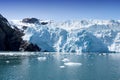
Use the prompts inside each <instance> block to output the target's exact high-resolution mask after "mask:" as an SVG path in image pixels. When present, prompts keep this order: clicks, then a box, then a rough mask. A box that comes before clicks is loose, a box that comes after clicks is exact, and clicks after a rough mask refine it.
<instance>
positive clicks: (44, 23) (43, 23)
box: [40, 22, 48, 25]
mask: <svg viewBox="0 0 120 80" xmlns="http://www.w3.org/2000/svg"><path fill="white" fill-rule="evenodd" d="M40 24H42V25H46V24H48V22H41V23H40Z"/></svg>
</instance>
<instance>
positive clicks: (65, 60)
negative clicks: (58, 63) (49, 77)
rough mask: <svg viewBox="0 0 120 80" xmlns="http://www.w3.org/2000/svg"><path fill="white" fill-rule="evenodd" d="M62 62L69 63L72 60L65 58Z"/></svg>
mask: <svg viewBox="0 0 120 80" xmlns="http://www.w3.org/2000/svg"><path fill="white" fill-rule="evenodd" d="M62 61H63V62H69V61H70V60H69V59H67V58H64V59H63V60H62Z"/></svg>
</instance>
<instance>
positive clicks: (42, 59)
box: [37, 57, 47, 61]
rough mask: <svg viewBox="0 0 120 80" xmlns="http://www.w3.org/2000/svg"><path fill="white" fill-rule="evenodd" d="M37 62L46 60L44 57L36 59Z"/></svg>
mask: <svg viewBox="0 0 120 80" xmlns="http://www.w3.org/2000/svg"><path fill="white" fill-rule="evenodd" d="M37 59H38V60H39V61H45V60H46V59H47V58H46V57H37Z"/></svg>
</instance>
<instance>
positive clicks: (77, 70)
mask: <svg viewBox="0 0 120 80" xmlns="http://www.w3.org/2000/svg"><path fill="white" fill-rule="evenodd" d="M0 80H120V54H119V53H116V54H115V53H110V54H108V53H103V54H98V53H90V54H89V53H83V54H75V53H35V52H25V53H20V52H19V53H18V52H8V53H4V52H1V53H0Z"/></svg>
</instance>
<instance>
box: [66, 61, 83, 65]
mask: <svg viewBox="0 0 120 80" xmlns="http://www.w3.org/2000/svg"><path fill="white" fill-rule="evenodd" d="M64 65H66V66H81V65H82V64H81V63H76V62H67V63H64Z"/></svg>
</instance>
